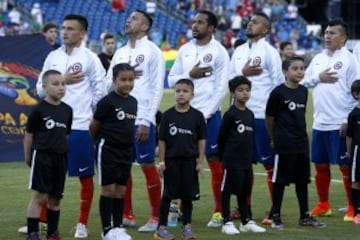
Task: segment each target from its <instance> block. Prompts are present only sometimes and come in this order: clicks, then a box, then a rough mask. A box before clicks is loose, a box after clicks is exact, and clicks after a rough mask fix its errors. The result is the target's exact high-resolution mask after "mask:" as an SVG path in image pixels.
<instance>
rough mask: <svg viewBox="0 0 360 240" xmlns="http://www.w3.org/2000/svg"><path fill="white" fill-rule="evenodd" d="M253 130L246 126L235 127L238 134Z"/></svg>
mask: <svg viewBox="0 0 360 240" xmlns="http://www.w3.org/2000/svg"><path fill="white" fill-rule="evenodd" d="M252 130H253V128H252V127H248V126H245V125H244V124H239V125H238V126H237V131H238V133H243V132H245V131H252Z"/></svg>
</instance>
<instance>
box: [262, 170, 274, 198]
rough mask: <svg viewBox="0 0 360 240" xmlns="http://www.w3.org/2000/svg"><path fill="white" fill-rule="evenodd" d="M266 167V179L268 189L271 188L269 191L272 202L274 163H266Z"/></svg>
mask: <svg viewBox="0 0 360 240" xmlns="http://www.w3.org/2000/svg"><path fill="white" fill-rule="evenodd" d="M264 168H265V170H266V181H267V185H268V189H269V193H270V201H271V202H272V199H273V182H272V177H273V170H274V166H272V165H264Z"/></svg>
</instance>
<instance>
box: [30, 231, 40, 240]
mask: <svg viewBox="0 0 360 240" xmlns="http://www.w3.org/2000/svg"><path fill="white" fill-rule="evenodd" d="M26 240H41V238H40V237H39V233H37V232H33V233H30V234H29V235H28V236H27V237H26Z"/></svg>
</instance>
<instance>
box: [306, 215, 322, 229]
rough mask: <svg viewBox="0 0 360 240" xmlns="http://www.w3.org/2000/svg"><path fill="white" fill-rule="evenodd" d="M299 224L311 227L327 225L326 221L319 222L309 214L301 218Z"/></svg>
mask: <svg viewBox="0 0 360 240" xmlns="http://www.w3.org/2000/svg"><path fill="white" fill-rule="evenodd" d="M299 225H300V226H304V227H306V226H310V227H316V228H323V227H326V224H325V223H322V222H319V221H318V220H316V219H315V218H314V217H312V216H308V217H305V218H303V219H300V220H299Z"/></svg>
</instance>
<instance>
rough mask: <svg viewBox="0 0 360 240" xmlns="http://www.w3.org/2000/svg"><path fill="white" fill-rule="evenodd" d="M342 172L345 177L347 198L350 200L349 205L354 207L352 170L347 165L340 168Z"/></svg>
mask: <svg viewBox="0 0 360 240" xmlns="http://www.w3.org/2000/svg"><path fill="white" fill-rule="evenodd" d="M340 171H341V173H342V175H343V184H344V187H345V192H346V197H347V200H348V205H349V206H350V205H352V201H351V182H350V168H349V166H346V165H341V166H340Z"/></svg>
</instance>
